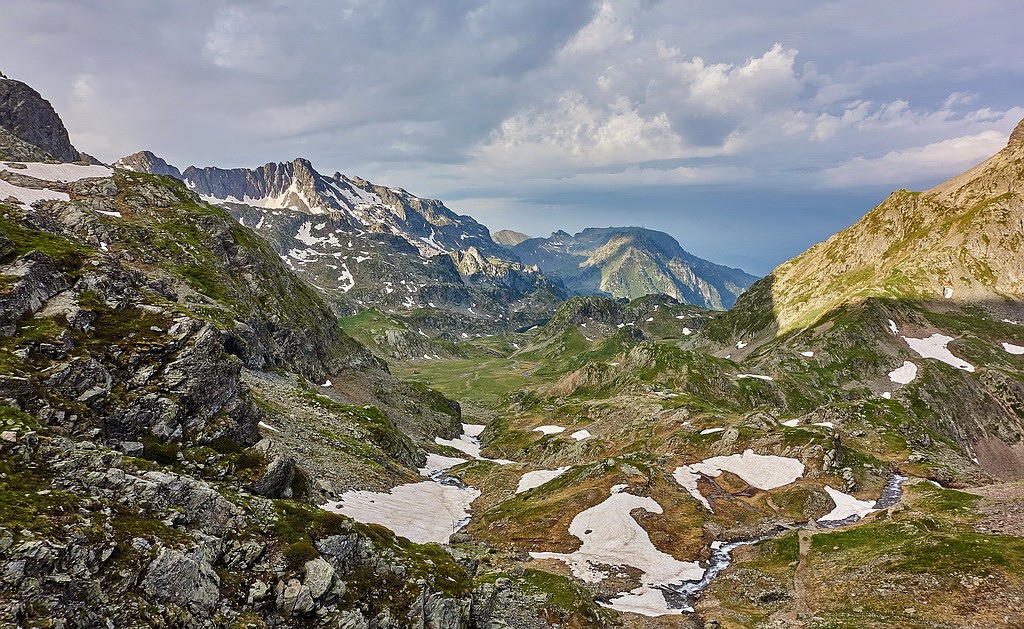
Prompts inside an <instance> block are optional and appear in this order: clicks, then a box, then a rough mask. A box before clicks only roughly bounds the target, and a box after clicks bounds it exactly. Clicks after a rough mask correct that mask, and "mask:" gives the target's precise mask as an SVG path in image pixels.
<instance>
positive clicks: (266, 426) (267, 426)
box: [260, 422, 281, 432]
mask: <svg viewBox="0 0 1024 629" xmlns="http://www.w3.org/2000/svg"><path fill="white" fill-rule="evenodd" d="M260 428H266V429H267V430H273V431H274V432H281V431H280V430H278V429H277V428H274V427H273V426H271V425H270V424H268V423H267V422H260Z"/></svg>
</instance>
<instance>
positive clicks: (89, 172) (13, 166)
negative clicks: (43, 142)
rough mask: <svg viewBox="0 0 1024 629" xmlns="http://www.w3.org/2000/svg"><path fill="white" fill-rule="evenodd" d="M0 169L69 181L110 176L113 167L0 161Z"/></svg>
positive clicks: (53, 179) (43, 179) (39, 177)
mask: <svg viewBox="0 0 1024 629" xmlns="http://www.w3.org/2000/svg"><path fill="white" fill-rule="evenodd" d="M0 170H6V171H8V172H12V173H17V174H19V175H25V176H26V177H32V178H33V179H39V180H41V181H63V182H66V183H71V182H74V181H81V180H82V179H90V178H93V177H110V176H111V175H113V174H114V169H113V168H110V167H108V166H86V165H84V164H39V163H36V162H0Z"/></svg>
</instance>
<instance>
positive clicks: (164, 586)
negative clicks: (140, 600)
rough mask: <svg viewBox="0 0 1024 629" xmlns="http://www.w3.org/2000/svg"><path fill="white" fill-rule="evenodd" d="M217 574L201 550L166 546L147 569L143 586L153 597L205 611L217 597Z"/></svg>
mask: <svg viewBox="0 0 1024 629" xmlns="http://www.w3.org/2000/svg"><path fill="white" fill-rule="evenodd" d="M219 585H220V578H219V577H218V576H217V573H216V572H215V571H214V569H213V566H212V565H211V564H210V561H209V558H208V557H206V556H205V555H204V553H203V552H202V551H201V550H198V549H197V550H194V551H192V552H188V553H184V552H181V551H178V550H174V549H169V548H165V549H163V550H162V551H161V552H160V554H159V555H157V557H156V559H154V560H153V562H152V563H150V564H149V568H148V569H147V570H146V577H145V579H144V580H143V582H142V587H143V589H144V590H145V591H146V592H147V593H148V594H149V595H150V596H152V597H153V598H155V599H156V600H159V601H164V602H167V603H174V604H175V605H178V606H180V607H185V608H188V609H190V610H191V611H193V612H194V613H197V614H202V615H208V614H209V613H210V612H211V611H212V610H213V609H214V608H215V607H216V606H217V603H218V601H219V599H220V589H219V587H218V586H219Z"/></svg>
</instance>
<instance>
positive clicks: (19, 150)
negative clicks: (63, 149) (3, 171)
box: [0, 127, 53, 162]
mask: <svg viewBox="0 0 1024 629" xmlns="http://www.w3.org/2000/svg"><path fill="white" fill-rule="evenodd" d="M0 159H4V160H10V161H12V162H47V161H50V160H52V159H53V157H51V156H50V154H49V153H47V152H46V151H44V150H43V149H41V148H39V147H38V146H33V145H31V144H29V143H28V142H26V141H24V140H22V139H21V138H19V137H18V136H16V135H14V134H13V133H11V132H10V131H8V130H7V129H4V128H2V127H0Z"/></svg>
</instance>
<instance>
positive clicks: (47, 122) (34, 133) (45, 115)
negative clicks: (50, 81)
mask: <svg viewBox="0 0 1024 629" xmlns="http://www.w3.org/2000/svg"><path fill="white" fill-rule="evenodd" d="M0 128H3V129H6V130H7V131H8V132H10V133H11V134H12V135H14V136H15V137H17V138H19V139H21V140H22V141H24V142H27V143H28V144H31V145H32V146H36V147H38V148H40V149H42V150H43V151H45V152H46V153H47V154H48V155H49V156H50V157H51V158H53V159H56V160H57V161H63V162H77V161H78V160H80V159H82V155H81V154H80V153H79V152H78V150H77V149H75V147H74V146H72V145H71V140H70V139H69V138H68V130H67V129H66V128H64V123H63V122H61V119H60V116H58V115H57V112H56V111H54V109H53V106H52V105H50V102H49V101H47V100H46V99H45V98H43V97H42V96H40V94H39V92H37V91H35V90H34V89H32V88H31V87H29V86H28V85H26V84H24V83H22V82H21V81H15V80H14V79H8V78H7V77H5V76H4V75H2V74H0Z"/></svg>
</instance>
